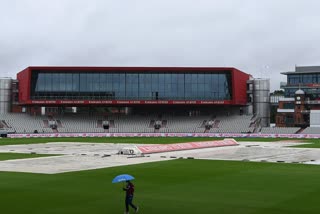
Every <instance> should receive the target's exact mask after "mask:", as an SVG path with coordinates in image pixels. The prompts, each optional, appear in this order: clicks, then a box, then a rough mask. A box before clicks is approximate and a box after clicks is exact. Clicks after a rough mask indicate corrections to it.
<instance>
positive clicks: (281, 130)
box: [260, 127, 300, 134]
mask: <svg viewBox="0 0 320 214" xmlns="http://www.w3.org/2000/svg"><path fill="white" fill-rule="evenodd" d="M299 130H300V128H299V127H264V128H262V129H261V131H260V132H261V133H263V134H269V133H271V134H295V133H297V132H298V131H299Z"/></svg>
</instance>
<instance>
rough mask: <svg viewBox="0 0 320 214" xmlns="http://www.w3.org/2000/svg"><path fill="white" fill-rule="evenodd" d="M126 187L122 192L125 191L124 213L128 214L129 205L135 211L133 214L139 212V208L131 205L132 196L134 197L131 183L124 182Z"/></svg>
mask: <svg viewBox="0 0 320 214" xmlns="http://www.w3.org/2000/svg"><path fill="white" fill-rule="evenodd" d="M126 183H127V185H126V186H125V187H124V188H123V190H124V191H126V201H125V204H126V212H125V214H129V205H130V206H131V207H132V208H133V209H134V210H135V213H137V212H138V211H139V207H138V206H135V205H134V204H133V203H132V200H133V195H134V185H133V183H132V182H131V181H126Z"/></svg>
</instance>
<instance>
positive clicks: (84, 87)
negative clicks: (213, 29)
mask: <svg viewBox="0 0 320 214" xmlns="http://www.w3.org/2000/svg"><path fill="white" fill-rule="evenodd" d="M31 87H32V88H31V99H35V100H36V99H38V100H55V99H67V100H87V99H88V100H231V99H232V84H231V73H230V72H213V73H155V72H152V73H147V72H146V73H132V72H128V73H125V72H123V73H97V72H96V73H95V72H87V73H81V72H79V73H70V72H59V73H48V72H41V71H40V72H33V73H32V82H31Z"/></svg>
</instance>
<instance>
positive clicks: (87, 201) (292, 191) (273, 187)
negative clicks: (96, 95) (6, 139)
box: [0, 160, 320, 214]
mask: <svg viewBox="0 0 320 214" xmlns="http://www.w3.org/2000/svg"><path fill="white" fill-rule="evenodd" d="M122 173H128V174H132V175H134V176H135V177H136V180H135V181H134V183H135V186H136V195H135V199H134V203H136V204H139V205H140V206H141V213H152V214H160V213H161V214H163V213H178V214H180V213H181V214H182V213H183V214H191V213H192V214H194V213H219V214H220V213H222V214H234V213H237V214H238V213H240V214H241V213H246V214H247V213H262V214H264V213H265V214H270V213H281V214H286V213H292V214H295V213H319V212H320V207H319V206H318V203H317V201H316V198H317V196H318V195H319V194H320V183H319V182H318V181H319V179H320V167H319V166H313V165H302V164H275V163H253V162H234V161H210V160H172V161H164V162H157V163H147V164H139V165H132V166H123V167H114V168H106V169H99V170H88V171H81V172H72V173H63V174H55V175H39V174H28V173H0V181H3V180H5V181H6V182H4V183H2V182H0V189H1V190H2V194H0V201H1V204H2V205H1V211H2V212H3V213H12V214H16V213H33V214H40V213H41V214H43V213H68V214H85V213H86V214H87V213H97V214H100V213H101V214H102V213H123V211H124V192H123V191H122V190H121V188H122V184H112V183H111V180H112V178H113V177H114V176H116V175H118V174H122Z"/></svg>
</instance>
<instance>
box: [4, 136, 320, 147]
mask: <svg viewBox="0 0 320 214" xmlns="http://www.w3.org/2000/svg"><path fill="white" fill-rule="evenodd" d="M221 139H223V138H210V137H87V138H82V137H65V138H2V139H0V146H1V145H15V144H34V143H48V142H93V143H132V144H170V143H184V142H192V141H210V140H221ZM235 139H236V140H237V141H260V142H273V141H284V140H303V141H305V142H307V143H310V144H306V145H302V146H298V147H305V148H320V139H288V138H235Z"/></svg>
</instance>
